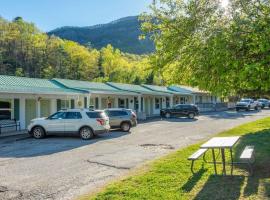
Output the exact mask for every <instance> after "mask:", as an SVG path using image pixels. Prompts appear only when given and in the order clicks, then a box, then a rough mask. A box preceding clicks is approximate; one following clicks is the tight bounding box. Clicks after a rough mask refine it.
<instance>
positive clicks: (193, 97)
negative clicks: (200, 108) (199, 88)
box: [192, 95, 196, 104]
mask: <svg viewBox="0 0 270 200" xmlns="http://www.w3.org/2000/svg"><path fill="white" fill-rule="evenodd" d="M192 103H193V104H196V96H195V95H192Z"/></svg>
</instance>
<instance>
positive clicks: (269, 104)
mask: <svg viewBox="0 0 270 200" xmlns="http://www.w3.org/2000/svg"><path fill="white" fill-rule="evenodd" d="M258 102H260V103H261V105H262V109H263V108H265V107H268V108H269V107H270V102H269V100H268V99H258Z"/></svg>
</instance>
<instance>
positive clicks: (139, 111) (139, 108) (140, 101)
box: [137, 96, 142, 113]
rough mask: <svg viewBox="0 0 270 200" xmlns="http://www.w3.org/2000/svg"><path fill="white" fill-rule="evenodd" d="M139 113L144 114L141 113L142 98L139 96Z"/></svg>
mask: <svg viewBox="0 0 270 200" xmlns="http://www.w3.org/2000/svg"><path fill="white" fill-rule="evenodd" d="M137 98H138V113H140V112H142V111H141V96H138V97H137Z"/></svg>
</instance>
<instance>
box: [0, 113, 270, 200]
mask: <svg viewBox="0 0 270 200" xmlns="http://www.w3.org/2000/svg"><path fill="white" fill-rule="evenodd" d="M266 116H270V110H263V111H262V112H255V111H254V112H240V113H235V112H217V113H209V114H206V115H202V116H199V117H198V119H197V120H190V119H185V118H180V119H170V120H160V119H155V120H152V121H148V122H145V123H141V124H139V125H138V126H137V127H136V128H134V129H133V130H132V133H122V132H119V131H112V132H111V133H108V134H105V135H102V136H98V137H97V138H95V139H93V140H90V141H82V140H81V139H80V138H77V137H56V136H52V137H48V138H46V139H42V140H35V139H32V138H21V139H20V138H19V139H18V138H16V137H12V138H4V139H1V140H0V199H1V200H2V199H27V200H29V199H35V200H36V199H42V200H44V199H74V198H76V197H77V196H79V195H81V194H84V193H87V192H92V191H95V190H96V189H97V188H99V187H101V186H103V185H104V184H106V183H107V182H108V181H110V180H112V179H115V178H117V177H120V176H122V175H124V174H126V173H127V172H129V170H130V169H133V168H135V167H139V166H141V165H142V164H143V163H144V162H146V161H149V160H152V159H155V158H158V157H160V156H163V155H165V154H168V153H169V152H171V151H175V150H176V149H179V148H183V147H185V146H187V145H190V144H193V143H196V142H198V141H201V140H205V139H207V138H210V137H211V136H213V135H214V134H216V133H218V132H220V131H223V130H226V129H230V128H232V127H234V126H237V125H240V124H242V123H246V122H250V121H254V120H256V119H259V118H263V117H266Z"/></svg>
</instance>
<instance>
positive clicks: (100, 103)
mask: <svg viewBox="0 0 270 200" xmlns="http://www.w3.org/2000/svg"><path fill="white" fill-rule="evenodd" d="M98 109H102V100H101V97H100V96H99V97H98Z"/></svg>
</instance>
